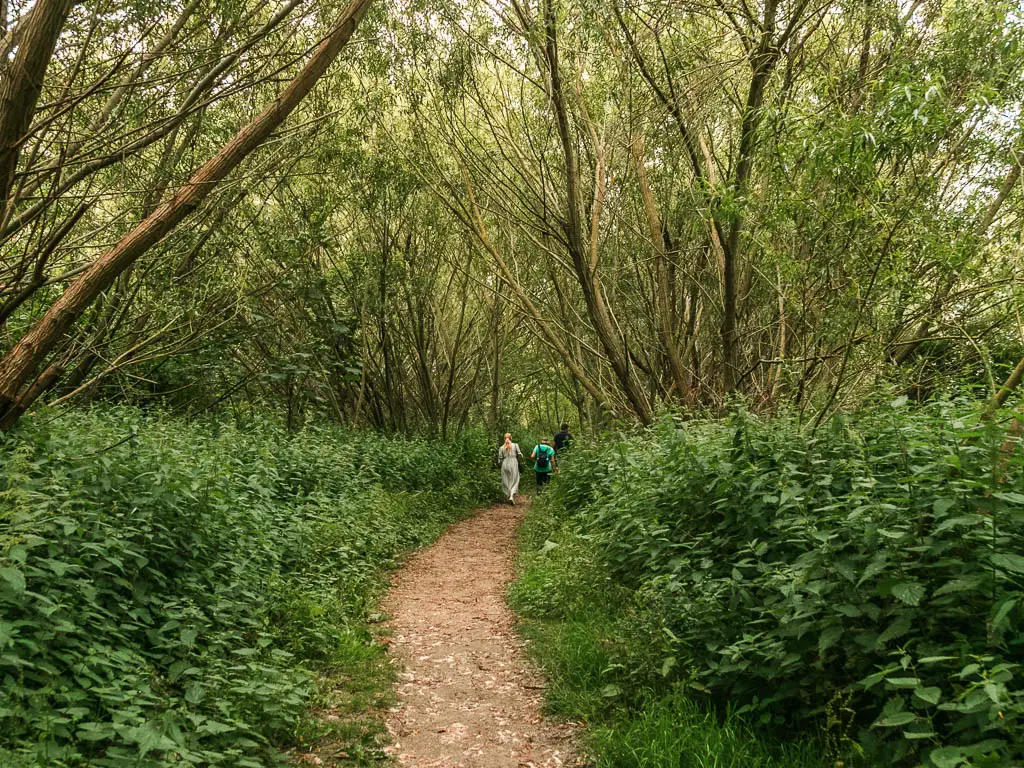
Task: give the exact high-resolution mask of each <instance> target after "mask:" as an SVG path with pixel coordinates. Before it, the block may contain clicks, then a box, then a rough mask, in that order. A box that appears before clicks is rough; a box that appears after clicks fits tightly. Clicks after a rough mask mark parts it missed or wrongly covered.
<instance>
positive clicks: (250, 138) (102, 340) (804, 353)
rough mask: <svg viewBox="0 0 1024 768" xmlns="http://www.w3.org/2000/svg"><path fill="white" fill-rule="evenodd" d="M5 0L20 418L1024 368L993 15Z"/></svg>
mask: <svg viewBox="0 0 1024 768" xmlns="http://www.w3.org/2000/svg"><path fill="white" fill-rule="evenodd" d="M364 13H365V14H366V17H365V18H363V14H364ZM0 15H2V17H3V19H2V20H3V21H4V22H5V26H4V29H3V30H2V32H3V36H2V45H3V47H4V49H5V56H4V57H3V59H2V67H3V71H2V72H0V91H2V93H0V193H2V194H0V199H2V200H3V217H2V221H0V249H2V259H0V347H2V349H3V351H4V357H3V358H2V360H0V411H2V412H3V415H2V417H0V419H2V422H3V425H4V426H6V427H9V426H11V425H12V424H13V423H15V422H16V421H17V419H18V418H19V416H20V415H21V414H22V413H24V412H25V411H26V410H27V409H29V408H31V407H32V406H33V405H34V404H35V403H37V402H51V403H52V402H63V401H68V400H77V401H82V400H85V399H90V398H92V399H95V398H110V397H113V398H118V399H129V400H136V401H139V402H147V403H148V402H159V403H164V404H167V405H168V406H169V407H172V408H174V409H180V410H187V411H192V412H194V411H197V410H204V409H209V408H213V407H223V406H227V405H234V406H235V407H242V406H243V404H245V403H250V404H251V403H254V402H255V403H261V402H262V403H264V404H267V405H269V406H271V407H274V408H279V409H280V410H281V412H282V413H284V414H285V415H286V418H287V419H288V421H289V423H292V424H295V423H298V422H299V421H301V420H302V419H303V418H304V414H306V413H309V412H311V411H322V412H326V413H329V414H331V415H332V416H333V417H334V418H336V419H338V420H339V421H341V422H343V423H345V424H350V425H372V426H375V427H379V428H385V429H419V428H428V429H431V430H437V431H439V432H442V433H447V432H455V431H458V430H459V429H461V427H462V426H464V425H465V424H467V423H469V422H471V421H481V420H483V421H486V422H488V423H491V424H492V425H498V424H499V423H503V422H508V421H510V420H513V419H519V420H523V419H527V420H529V419H531V418H537V419H544V420H547V421H552V420H561V419H562V418H565V417H566V415H567V414H572V417H573V420H574V421H580V422H584V421H586V422H594V421H599V422H600V421H606V420H608V419H621V420H624V421H627V422H629V421H639V422H648V421H650V420H651V419H652V418H653V415H654V414H655V413H656V412H657V411H658V410H659V409H661V408H663V407H666V406H668V407H673V408H682V409H686V410H691V411H696V410H712V411H715V410H718V409H721V408H722V407H723V405H725V404H727V403H728V402H730V400H731V399H732V398H742V399H744V400H745V401H747V402H748V403H749V404H750V405H751V406H752V407H755V408H760V409H774V408H778V407H787V408H796V409H799V410H800V411H801V412H804V413H806V414H808V416H809V417H811V418H816V419H820V418H822V417H824V416H825V415H827V414H828V413H830V412H832V411H833V410H835V409H837V408H841V407H843V406H845V405H847V404H851V403H855V402H857V401H858V400H859V399H861V398H862V397H863V396H864V395H865V394H866V393H868V392H870V391H872V390H873V389H875V388H876V387H877V386H878V385H879V384H885V385H886V386H890V387H893V386H894V387H896V388H897V389H899V390H901V391H903V392H905V393H906V394H907V395H908V396H912V397H918V398H924V397H928V396H929V395H931V394H933V393H934V392H936V391H938V390H942V389H943V388H948V387H950V386H963V385H968V386H974V387H978V388H980V389H981V390H982V391H983V392H985V393H986V396H988V397H993V398H996V397H998V398H1001V399H1003V400H1005V399H1006V397H1007V396H1008V395H1009V393H1010V391H1011V390H1012V389H1013V387H1014V386H1015V385H1016V379H1019V376H1020V373H1021V366H1019V365H1018V361H1019V360H1021V359H1022V357H1024V338H1022V330H1021V328H1022V326H1021V320H1020V310H1019V308H1020V297H1021V273H1020V264H1021V257H1022V242H1021V223H1022V211H1024V206H1022V205H1021V202H1022V193H1021V185H1020V184H1019V177H1020V171H1021V163H1022V161H1024V122H1022V120H1024V117H1022V115H1024V113H1022V108H1021V107H1022V99H1024V47H1022V35H1024V17H1022V16H1021V12H1020V8H1019V7H1018V6H1017V5H1015V4H1014V3H1010V2H1004V1H1002V0H982V1H981V2H967V1H966V0H947V1H935V0H913V1H912V2H908V1H906V0H902V1H901V2H888V1H886V0H858V1H857V2H849V1H846V0H843V1H840V2H812V1H811V0H789V1H788V2H779V0H763V1H762V2H758V3H750V2H747V0H714V1H713V2H711V3H698V2H689V0H614V2H595V1H594V0H537V1H536V2H534V1H532V0H508V1H506V0H492V1H489V2H475V1H470V0H465V1H464V2H460V3H455V4H452V3H445V2H439V1H438V0H412V1H407V2H397V1H396V0H378V1H377V2H375V3H374V2H370V0H361V1H357V2H352V3H350V4H343V3H340V2H327V3H317V4H312V3H303V2H300V0H288V1H287V2H284V3H266V2H257V1H256V0H251V1H250V0H241V1H240V0H231V1H229V2H212V1H210V0H187V1H186V2H178V1H175V2H169V3H148V2H131V3H123V2H121V3H114V2H108V1H107V0H99V1H98V2H92V1H91V0H90V1H89V2H78V3H76V2H72V1H71V0H35V2H21V1H20V0H13V1H12V2H10V3H8V4H6V5H5V8H4V13H3V14H0ZM360 20H362V21H361V23H360ZM357 24H359V26H358V29H356V25H357ZM353 33H354V35H353ZM350 36H351V42H349V44H348V45H347V46H346V45H345V44H346V42H348V41H349V38H350ZM342 47H344V48H345V50H344V52H341V49H342ZM339 53H340V55H339ZM335 58H337V61H335ZM289 113H290V114H289ZM1014 372H1016V377H1015V376H1014V375H1013V374H1014ZM1004 384H1006V385H1008V386H1003V385H1004Z"/></svg>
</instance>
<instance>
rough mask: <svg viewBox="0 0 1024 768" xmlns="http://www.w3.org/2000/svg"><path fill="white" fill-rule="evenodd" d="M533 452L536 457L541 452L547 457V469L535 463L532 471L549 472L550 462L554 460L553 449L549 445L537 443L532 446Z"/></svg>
mask: <svg viewBox="0 0 1024 768" xmlns="http://www.w3.org/2000/svg"><path fill="white" fill-rule="evenodd" d="M533 452H534V453H536V454H537V457H538V458H539V457H540V455H541V454H542V453H543V454H544V455H545V456H547V457H548V467H547V469H541V468H540V467H538V466H537V465H536V464H534V465H533V471H534V472H550V471H551V465H552V463H553V462H554V460H555V449H554V448H552V447H551V446H550V445H537V446H534V449H533Z"/></svg>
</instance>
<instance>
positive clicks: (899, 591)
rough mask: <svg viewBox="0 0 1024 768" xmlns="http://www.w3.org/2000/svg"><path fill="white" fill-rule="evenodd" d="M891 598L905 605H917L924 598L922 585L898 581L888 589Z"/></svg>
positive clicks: (914, 582)
mask: <svg viewBox="0 0 1024 768" xmlns="http://www.w3.org/2000/svg"><path fill="white" fill-rule="evenodd" d="M890 592H891V593H892V596H893V597H895V598H896V599H897V600H899V601H900V602H901V603H905V604H906V605H918V604H920V602H921V600H922V599H923V598H924V596H925V588H924V585H923V584H921V583H919V582H916V581H899V582H896V583H895V584H893V585H892V588H891V589H890Z"/></svg>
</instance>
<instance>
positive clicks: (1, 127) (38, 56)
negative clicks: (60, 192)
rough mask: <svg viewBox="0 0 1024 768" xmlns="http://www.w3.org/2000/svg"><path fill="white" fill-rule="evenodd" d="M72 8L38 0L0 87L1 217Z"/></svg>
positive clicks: (64, 1) (68, 1)
mask: <svg viewBox="0 0 1024 768" xmlns="http://www.w3.org/2000/svg"><path fill="white" fill-rule="evenodd" d="M73 5H74V0H38V2H37V3H36V5H35V7H33V9H32V10H31V11H30V12H29V13H31V17H30V18H28V19H27V20H26V22H27V24H28V27H27V28H26V29H25V30H24V32H22V36H21V39H20V40H19V42H18V52H17V54H15V56H14V61H13V62H12V63H11V65H10V68H9V69H8V70H7V72H5V73H4V82H3V83H2V84H0V201H2V203H0V206H2V207H0V210H2V211H3V212H4V213H5V214H6V210H7V197H8V195H9V194H10V191H11V187H12V186H13V184H14V171H15V170H16V169H17V167H18V157H19V155H20V154H21V145H22V142H23V141H24V140H25V134H26V133H28V129H29V126H30V125H31V124H32V116H33V115H34V114H35V111H36V103H37V102H38V101H39V94H40V93H42V91H43V79H44V78H45V77H46V69H47V67H49V65H50V59H52V58H53V50H54V48H55V47H56V45H57V38H58V37H60V32H61V30H62V29H63V28H64V22H65V21H67V18H68V14H69V13H71V7H72V6H73ZM19 31H20V30H19ZM4 58H5V59H6V56H5V57H4ZM0 218H4V217H0Z"/></svg>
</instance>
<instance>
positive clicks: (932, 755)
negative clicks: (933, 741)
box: [928, 747, 965, 768]
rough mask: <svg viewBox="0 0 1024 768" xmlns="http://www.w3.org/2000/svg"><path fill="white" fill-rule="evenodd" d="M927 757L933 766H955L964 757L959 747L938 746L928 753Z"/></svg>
mask: <svg viewBox="0 0 1024 768" xmlns="http://www.w3.org/2000/svg"><path fill="white" fill-rule="evenodd" d="M928 759H929V760H931V761H932V765H934V766H935V768H957V766H958V765H961V764H962V763H963V762H964V760H965V758H964V752H963V750H962V749H961V748H960V747H939V748H938V749H933V750H932V751H931V752H929V753H928Z"/></svg>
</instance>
